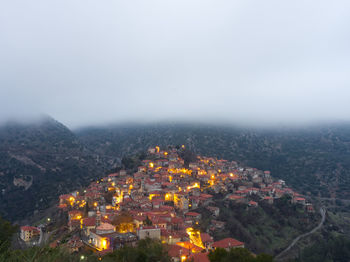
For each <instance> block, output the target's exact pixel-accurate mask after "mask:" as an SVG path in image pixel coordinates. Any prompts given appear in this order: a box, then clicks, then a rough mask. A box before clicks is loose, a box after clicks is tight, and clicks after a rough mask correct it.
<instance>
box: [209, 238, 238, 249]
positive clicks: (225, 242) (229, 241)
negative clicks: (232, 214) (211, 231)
mask: <svg viewBox="0 0 350 262" xmlns="http://www.w3.org/2000/svg"><path fill="white" fill-rule="evenodd" d="M243 245H244V243H243V242H241V241H238V240H237V239H234V238H224V239H221V240H219V241H216V242H214V244H213V247H221V248H230V247H240V246H243Z"/></svg>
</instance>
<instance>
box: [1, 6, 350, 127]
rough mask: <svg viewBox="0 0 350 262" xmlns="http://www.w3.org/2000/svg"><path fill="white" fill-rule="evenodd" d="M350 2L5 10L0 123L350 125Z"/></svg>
mask: <svg viewBox="0 0 350 262" xmlns="http://www.w3.org/2000/svg"><path fill="white" fill-rule="evenodd" d="M349 10H350V2H349V1H346V0H343V1H342V0H340V1H322V0H321V1H319V0H317V1H316V0H312V1H311V0H310V1H280V0H273V1H270V0H267V1H250V0H248V1H247V0H242V1H233V0H216V1H214V0H210V1H208V0H176V1H175V0H158V1H156V0H147V1H145V0H140V1H138V0H134V1H119V0H106V1H93V0H77V1H71V0H69V1H68V0H59V1H58V0H54V1H46V0H42V1H39V0H31V1H23V0H22V1H18V0H11V1H2V3H0V122H3V121H6V120H8V119H10V118H17V119H30V118H31V117H34V116H36V115H37V114H41V113H45V114H49V115H51V116H52V117H54V118H56V119H58V120H59V121H61V122H63V123H64V124H67V125H68V126H70V127H79V126H83V125H91V124H105V123H113V122H125V121H134V122H135V121H136V122H137V121H140V122H149V121H162V120H181V121H191V120H193V121H202V122H203V121H204V122H220V121H221V122H228V123H250V124H254V123H256V124H278V123H283V124H288V123H289V124H303V123H314V122H320V121H321V122H322V121H344V120H345V121H349V120H350V114H349V112H350V103H349V101H350V74H349V73H350V63H349V61H350V30H349V28H350V16H349Z"/></svg>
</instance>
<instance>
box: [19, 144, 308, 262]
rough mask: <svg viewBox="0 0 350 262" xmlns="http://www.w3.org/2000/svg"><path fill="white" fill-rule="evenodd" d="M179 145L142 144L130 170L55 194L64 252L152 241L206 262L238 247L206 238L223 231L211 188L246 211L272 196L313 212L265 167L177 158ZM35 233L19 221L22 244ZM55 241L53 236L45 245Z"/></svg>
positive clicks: (175, 256) (180, 256) (177, 255)
mask: <svg viewBox="0 0 350 262" xmlns="http://www.w3.org/2000/svg"><path fill="white" fill-rule="evenodd" d="M184 150H185V146H184V145H183V146H181V147H177V148H176V147H168V148H167V150H164V149H161V148H160V147H158V146H156V147H154V148H149V149H148V151H147V154H146V157H145V159H144V160H142V165H140V166H138V168H137V172H132V173H130V171H128V170H120V171H118V172H116V173H112V174H109V175H108V176H106V177H103V178H102V179H99V180H97V181H94V182H92V183H91V184H90V185H89V186H88V187H87V188H85V189H83V190H79V191H75V192H72V193H70V194H65V195H61V196H60V197H59V205H58V208H59V210H60V212H62V213H64V214H67V224H66V228H67V230H69V231H70V232H72V233H73V234H72V236H71V238H70V239H69V241H67V243H66V245H67V246H68V248H69V250H70V251H71V252H77V251H79V250H81V249H82V248H90V249H92V250H94V252H96V253H97V254H98V255H100V256H103V255H104V254H106V253H108V252H112V251H114V250H116V249H118V248H120V247H123V246H125V245H131V246H134V245H136V243H137V241H139V240H141V239H146V238H152V239H157V240H159V241H161V242H162V243H163V244H164V245H167V246H168V249H167V250H168V254H169V256H170V257H171V258H172V260H173V261H174V262H178V261H181V262H183V261H187V260H188V259H193V261H203V262H204V261H209V259H208V258H207V254H208V252H209V251H210V250H213V249H215V248H218V247H220V248H224V249H227V250H229V249H231V248H236V247H244V246H245V244H244V243H243V242H241V241H240V240H239V239H238V240H237V239H236V238H235V236H231V237H230V238H223V239H214V237H213V232H215V231H216V230H223V229H224V228H225V222H223V221H220V220H219V219H218V217H219V214H220V211H221V210H220V208H219V207H218V206H217V205H216V204H215V194H219V193H220V194H222V195H224V201H227V202H233V203H237V204H243V205H246V207H247V208H256V207H258V206H259V205H260V204H261V203H262V202H265V203H267V204H269V205H274V201H275V200H276V199H278V198H281V197H283V196H284V195H288V196H290V199H291V202H292V203H297V204H300V205H302V206H303V207H304V208H305V210H306V211H307V212H310V213H312V212H314V208H313V206H312V204H311V203H308V202H307V200H306V199H305V198H304V197H302V196H301V195H300V194H298V193H296V192H294V191H293V190H292V189H291V188H289V187H287V185H286V183H285V182H284V181H283V180H278V181H274V180H273V178H272V177H271V174H270V172H269V171H261V170H258V169H256V168H250V167H242V166H240V165H239V164H238V163H237V162H235V161H227V160H219V159H216V158H212V157H203V156H197V157H196V158H195V160H193V159H192V161H188V160H187V159H184V158H182V157H181V156H180V155H181V154H180V153H181V152H183V151H184ZM203 209H205V210H207V211H208V212H209V213H210V214H211V216H212V218H213V219H212V220H211V224H210V225H209V227H207V229H206V230H205V231H203V230H202V231H201V230H200V224H201V219H202V215H203V214H202V213H201V212H200V211H199V210H203ZM40 232H41V231H40V230H39V229H38V228H35V227H30V226H23V227H21V238H22V239H23V240H24V241H30V239H31V238H32V237H36V236H38V235H40ZM60 244H61V243H60V241H59V240H55V241H54V242H52V243H51V244H50V245H51V246H58V245H60Z"/></svg>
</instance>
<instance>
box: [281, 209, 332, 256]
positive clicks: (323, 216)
mask: <svg viewBox="0 0 350 262" xmlns="http://www.w3.org/2000/svg"><path fill="white" fill-rule="evenodd" d="M320 214H321V216H322V219H321V222H320V223H319V224H318V225H317V226H316V227H315V228H313V229H312V230H311V231H309V232H307V233H304V234H301V235H299V236H298V237H296V238H295V239H294V240H293V242H292V243H291V244H290V245H289V246H288V247H287V248H286V249H285V250H283V251H282V252H281V253H279V254H278V255H277V256H275V260H276V261H280V259H281V257H283V255H284V254H286V253H287V252H288V251H289V250H290V249H291V248H292V247H294V245H295V244H296V243H297V242H298V241H299V240H300V239H302V238H304V237H307V236H309V235H311V234H313V233H314V232H316V231H317V230H319V229H320V228H321V227H322V226H323V223H324V221H325V219H326V209H325V208H324V207H321V208H320Z"/></svg>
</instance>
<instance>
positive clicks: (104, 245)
mask: <svg viewBox="0 0 350 262" xmlns="http://www.w3.org/2000/svg"><path fill="white" fill-rule="evenodd" d="M101 248H102V249H107V239H102V243H101Z"/></svg>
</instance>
